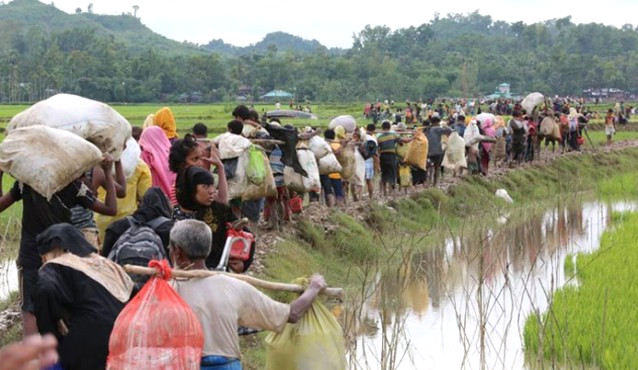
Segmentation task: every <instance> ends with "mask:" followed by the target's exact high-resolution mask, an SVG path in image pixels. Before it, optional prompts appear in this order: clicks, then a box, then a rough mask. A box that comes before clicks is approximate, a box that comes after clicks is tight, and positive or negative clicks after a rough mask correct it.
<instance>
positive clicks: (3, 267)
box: [0, 261, 18, 301]
mask: <svg viewBox="0 0 638 370" xmlns="http://www.w3.org/2000/svg"><path fill="white" fill-rule="evenodd" d="M16 290H18V268H17V267H16V263H15V262H14V261H0V301H2V300H3V299H6V298H7V297H8V296H9V294H11V292H12V291H16Z"/></svg>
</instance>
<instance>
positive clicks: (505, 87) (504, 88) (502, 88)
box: [498, 82, 510, 95]
mask: <svg viewBox="0 0 638 370" xmlns="http://www.w3.org/2000/svg"><path fill="white" fill-rule="evenodd" d="M498 92H499V93H501V94H503V95H509V94H510V84H508V83H505V82H504V83H502V84H500V85H498Z"/></svg>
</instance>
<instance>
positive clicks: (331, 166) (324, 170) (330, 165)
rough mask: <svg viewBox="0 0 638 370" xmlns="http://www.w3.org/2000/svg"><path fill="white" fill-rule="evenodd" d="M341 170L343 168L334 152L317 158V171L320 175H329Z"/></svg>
mask: <svg viewBox="0 0 638 370" xmlns="http://www.w3.org/2000/svg"><path fill="white" fill-rule="evenodd" d="M341 171H343V168H342V167H341V164H339V161H338V160H337V156H335V155H334V153H330V154H328V155H327V156H325V157H323V158H321V159H320V160H319V173H320V174H321V175H330V174H331V173H336V172H339V173H340V172H341Z"/></svg>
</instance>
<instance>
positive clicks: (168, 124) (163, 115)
mask: <svg viewBox="0 0 638 370" xmlns="http://www.w3.org/2000/svg"><path fill="white" fill-rule="evenodd" d="M153 123H154V124H155V126H158V127H160V128H161V129H162V130H164V133H165V134H166V137H167V138H168V139H169V140H170V139H174V138H176V137H177V125H176V124H175V116H173V112H172V111H171V108H169V107H164V108H162V109H160V110H158V111H157V113H155V118H154V121H153Z"/></svg>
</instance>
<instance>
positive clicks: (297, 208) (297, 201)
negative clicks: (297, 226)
mask: <svg viewBox="0 0 638 370" xmlns="http://www.w3.org/2000/svg"><path fill="white" fill-rule="evenodd" d="M289 204H290V210H291V211H292V213H294V214H297V213H301V212H303V199H301V198H300V197H294V198H292V199H290V201H289Z"/></svg>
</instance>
